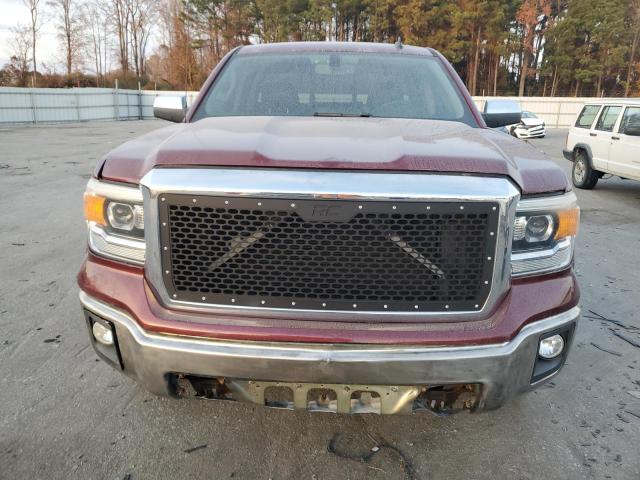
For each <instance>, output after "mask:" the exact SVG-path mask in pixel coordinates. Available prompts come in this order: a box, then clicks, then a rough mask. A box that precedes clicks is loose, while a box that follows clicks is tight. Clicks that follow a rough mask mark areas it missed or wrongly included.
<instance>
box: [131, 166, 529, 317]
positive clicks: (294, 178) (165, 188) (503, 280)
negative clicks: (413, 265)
mask: <svg viewBox="0 0 640 480" xmlns="http://www.w3.org/2000/svg"><path fill="white" fill-rule="evenodd" d="M141 185H142V192H143V196H144V212H145V219H144V220H145V225H146V242H147V260H148V261H147V262H146V265H145V269H146V276H147V280H148V281H149V284H150V286H151V287H152V289H153V290H154V292H155V293H156V295H157V296H158V298H159V299H160V301H161V302H162V303H163V304H164V305H165V306H169V307H171V308H175V309H184V310H191V311H203V312H208V313H214V314H215V313H219V314H229V313H232V314H243V315H249V316H260V315H264V314H265V313H269V314H270V315H277V316H278V317H279V318H287V317H289V318H297V319H300V318H309V319H322V318H326V319H329V318H330V319H331V320H349V321H367V320H370V319H374V318H384V320H385V321H394V320H397V321H420V319H422V318H425V317H429V318H430V321H436V320H438V319H441V320H442V321H446V319H447V318H450V316H451V315H455V316H456V319H469V320H472V319H477V318H482V317H484V316H486V314H487V313H488V312H489V311H490V310H491V308H492V307H493V306H494V305H495V303H496V301H497V300H498V299H499V298H500V297H501V296H502V295H503V294H504V293H505V292H506V291H507V290H508V288H509V286H510V279H511V238H512V236H513V219H514V218H515V209H516V205H517V203H518V200H519V192H518V190H517V189H516V188H515V186H514V185H513V184H512V183H511V182H510V181H509V180H508V179H506V178H500V177H480V176H469V175H441V174H432V173H422V172H412V173H384V172H380V173H379V172H368V171H325V170H284V169H247V168H157V169H154V170H151V171H150V172H149V173H148V174H147V175H145V177H144V178H143V179H142V181H141ZM163 194H167V195H170V194H182V195H193V196H194V199H195V198H196V197H198V196H215V197H225V198H226V197H228V198H236V197H237V198H245V199H246V198H251V199H254V198H269V199H280V200H282V199H286V200H293V201H295V199H300V200H314V199H315V200H341V201H344V200H349V201H354V202H357V201H362V202H365V201H378V202H394V203H397V202H413V203H416V202H425V204H427V203H429V202H432V203H438V202H460V203H461V204H464V203H467V202H485V203H486V202H491V203H493V204H495V205H497V208H498V212H499V214H498V219H497V228H496V232H495V235H496V248H495V256H494V258H493V259H492V261H493V264H494V268H493V274H492V277H491V281H490V287H491V290H490V292H489V294H488V296H487V298H486V301H485V302H484V303H483V304H482V305H479V306H478V307H477V309H473V310H469V311H464V312H461V311H447V310H445V309H443V310H442V311H433V310H430V311H415V310H411V311H409V310H406V311H397V310H396V311H383V310H381V311H378V310H376V311H371V310H363V309H356V308H352V309H349V310H346V309H340V310H336V309H322V310H320V309H300V308H296V309H291V308H282V307H278V308H272V307H269V306H264V307H262V306H241V305H228V304H224V305H221V304H211V303H205V302H196V301H183V300H180V298H178V297H177V295H176V297H175V298H172V295H170V294H169V292H168V291H167V288H166V287H165V284H164V280H163V276H164V275H165V272H163V270H162V263H163V262H162V251H161V248H162V247H161V241H160V231H161V229H162V227H163V226H162V225H161V224H160V209H159V208H158V204H159V202H161V201H162V198H163Z"/></svg>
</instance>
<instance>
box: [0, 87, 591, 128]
mask: <svg viewBox="0 0 640 480" xmlns="http://www.w3.org/2000/svg"><path fill="white" fill-rule="evenodd" d="M168 93H174V94H181V93H186V95H187V104H189V105H191V103H192V102H193V100H194V99H195V97H196V95H197V94H198V92H161V91H148V90H121V89H120V90H119V89H111V88H68V89H62V88H11V87H0V125H1V124H21V123H59V122H86V121H96V120H144V119H149V118H153V99H154V98H155V97H156V96H157V95H162V94H168ZM492 98H501V99H505V98H511V99H514V100H517V101H519V102H520V105H521V106H522V109H523V110H529V111H531V112H533V113H535V114H536V115H538V116H539V117H541V118H542V119H544V121H545V123H546V124H547V126H549V127H568V126H569V125H571V124H572V123H573V121H574V119H575V117H576V115H577V114H578V112H579V111H580V108H581V107H582V105H583V104H584V103H585V102H588V101H591V100H593V99H591V98H572V97H571V98H567V97H562V98H550V97H520V98H519V97H474V100H475V102H476V104H477V105H478V107H479V108H480V109H482V107H483V105H484V102H485V101H486V100H487V99H492Z"/></svg>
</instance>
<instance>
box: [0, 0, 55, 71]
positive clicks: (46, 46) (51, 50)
mask: <svg viewBox="0 0 640 480" xmlns="http://www.w3.org/2000/svg"><path fill="white" fill-rule="evenodd" d="M40 4H41V5H42V7H41V8H43V9H48V6H47V4H46V1H45V0H42V1H41V2H40ZM18 23H22V24H24V25H28V24H30V23H31V16H30V15H29V10H28V9H27V7H25V5H24V3H23V2H22V0H0V68H2V66H3V65H4V64H5V63H6V62H8V61H9V57H10V56H11V46H10V44H9V43H10V40H11V32H10V30H9V29H10V28H11V27H14V26H16V25H17V24H18ZM36 45H37V49H36V59H37V61H38V67H39V68H40V67H41V65H42V62H44V63H47V64H49V65H50V64H53V63H55V62H56V61H57V60H56V58H55V57H56V50H57V49H58V45H57V39H56V37H55V30H54V28H53V26H52V25H51V22H45V23H44V24H43V25H42V28H41V29H40V36H39V39H38V43H37V44H36Z"/></svg>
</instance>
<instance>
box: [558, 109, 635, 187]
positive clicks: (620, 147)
mask: <svg viewBox="0 0 640 480" xmlns="http://www.w3.org/2000/svg"><path fill="white" fill-rule="evenodd" d="M563 153H564V156H565V158H566V159H567V160H570V161H572V162H573V169H572V174H571V177H572V179H573V184H574V185H575V186H576V187H578V188H584V189H592V188H593V187H595V186H596V183H598V180H599V179H600V178H602V176H603V175H605V174H611V175H617V176H619V177H622V178H627V179H632V180H640V100H626V99H625V100H622V99H620V100H611V99H610V100H606V101H599V102H593V103H588V104H586V105H585V106H584V107H583V108H582V111H581V112H580V114H579V115H578V118H577V119H576V122H575V124H574V125H573V126H572V127H571V128H570V129H569V134H568V135H567V143H566V147H565V149H564V152H563Z"/></svg>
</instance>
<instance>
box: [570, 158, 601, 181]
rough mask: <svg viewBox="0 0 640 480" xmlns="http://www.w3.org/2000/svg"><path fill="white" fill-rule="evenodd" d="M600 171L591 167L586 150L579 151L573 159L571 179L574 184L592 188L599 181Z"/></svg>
mask: <svg viewBox="0 0 640 480" xmlns="http://www.w3.org/2000/svg"><path fill="white" fill-rule="evenodd" d="M598 173H599V172H598V171H597V170H594V169H593V168H591V165H589V159H588V158H587V154H586V153H584V152H578V153H577V154H576V156H575V158H574V160H573V169H572V170H571V179H572V180H573V184H574V185H575V186H576V187H578V188H582V189H584V190H591V189H592V188H593V187H595V186H596V183H598V178H599V177H598Z"/></svg>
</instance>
